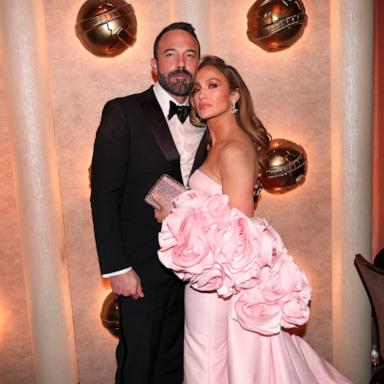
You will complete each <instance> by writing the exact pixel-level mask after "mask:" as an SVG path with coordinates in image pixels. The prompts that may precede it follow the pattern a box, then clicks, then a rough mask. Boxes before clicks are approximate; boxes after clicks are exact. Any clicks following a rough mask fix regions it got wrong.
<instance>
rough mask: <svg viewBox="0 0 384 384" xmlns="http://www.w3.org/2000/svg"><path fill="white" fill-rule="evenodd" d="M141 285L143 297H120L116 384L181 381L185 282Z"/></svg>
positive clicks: (173, 383)
mask: <svg viewBox="0 0 384 384" xmlns="http://www.w3.org/2000/svg"><path fill="white" fill-rule="evenodd" d="M142 284H143V290H144V298H142V299H138V300H133V299H131V298H130V297H123V296H120V316H121V318H120V339H119V344H118V346H117V350H116V358H117V370H116V384H181V383H182V381H183V340H184V284H183V283H182V282H181V281H180V280H178V279H177V278H176V277H173V276H172V277H171V278H170V279H169V280H167V281H165V282H161V283H151V284H144V283H142Z"/></svg>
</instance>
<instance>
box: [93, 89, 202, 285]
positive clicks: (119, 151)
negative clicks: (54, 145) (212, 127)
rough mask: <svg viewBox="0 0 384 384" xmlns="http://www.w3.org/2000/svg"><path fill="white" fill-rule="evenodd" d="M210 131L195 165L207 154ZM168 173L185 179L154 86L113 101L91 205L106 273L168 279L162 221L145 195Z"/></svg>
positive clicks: (97, 156)
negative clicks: (161, 246)
mask: <svg viewBox="0 0 384 384" xmlns="http://www.w3.org/2000/svg"><path fill="white" fill-rule="evenodd" d="M205 136H206V135H204V136H203V139H202V141H201V143H200V146H199V148H198V150H197V153H196V157H195V164H194V167H193V169H196V168H197V167H198V166H200V164H201V163H202V161H203V160H204V158H205V156H206V137H205ZM163 173H167V174H169V175H171V176H172V177H174V178H175V179H177V180H179V181H180V182H181V181H182V178H181V172H180V157H179V154H178V152H177V149H176V146H175V144H174V142H173V139H172V136H171V133H170V131H169V128H168V124H167V122H166V120H165V118H164V115H163V112H162V110H161V108H160V105H159V104H158V102H157V100H156V98H155V95H154V93H153V90H152V87H151V88H150V89H149V90H147V91H145V92H143V93H140V94H136V95H131V96H127V97H122V98H117V99H114V100H111V101H109V102H108V103H107V104H106V105H105V107H104V110H103V114H102V118H101V122H100V126H99V128H98V130H97V133H96V140H95V146H94V153H93V159H92V171H91V187H92V192H91V205H92V215H93V223H94V230H95V238H96V245H97V250H98V255H99V261H100V268H101V273H102V274H106V273H110V272H114V271H118V270H121V269H124V268H127V267H128V266H132V267H133V268H134V270H135V271H136V272H137V273H138V275H139V277H140V278H141V280H142V281H144V282H145V281H148V282H157V281H163V280H165V279H167V278H168V277H169V271H167V270H166V269H165V268H164V267H163V266H162V265H161V263H160V262H159V260H158V257H157V253H156V251H157V250H158V248H159V245H158V232H159V230H160V228H161V226H160V224H158V223H157V222H156V220H155V219H154V211H153V208H152V207H150V206H149V205H148V204H146V203H145V202H144V197H145V195H146V193H147V192H148V191H149V189H150V188H151V187H152V185H153V184H154V183H155V181H156V180H157V179H158V178H159V176H160V175H161V174H163Z"/></svg>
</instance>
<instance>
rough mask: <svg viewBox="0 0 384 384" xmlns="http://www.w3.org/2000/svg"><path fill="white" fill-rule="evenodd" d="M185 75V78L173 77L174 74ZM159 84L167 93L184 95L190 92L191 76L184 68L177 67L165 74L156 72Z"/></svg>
mask: <svg viewBox="0 0 384 384" xmlns="http://www.w3.org/2000/svg"><path fill="white" fill-rule="evenodd" d="M178 75H186V76H187V78H185V79H175V78H174V77H175V76H178ZM157 80H158V82H159V84H160V85H161V86H162V87H163V88H164V89H165V90H166V91H167V92H169V93H171V94H172V95H175V96H186V95H188V94H189V92H191V90H192V87H193V76H192V73H191V72H188V71H187V70H186V69H177V70H176V71H172V72H169V73H168V74H167V75H164V74H163V73H161V72H159V73H158V79H157Z"/></svg>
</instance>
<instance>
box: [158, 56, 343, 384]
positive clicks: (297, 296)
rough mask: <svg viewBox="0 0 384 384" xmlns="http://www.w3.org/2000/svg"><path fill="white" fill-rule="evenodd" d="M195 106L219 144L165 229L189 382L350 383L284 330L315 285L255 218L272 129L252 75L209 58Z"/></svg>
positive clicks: (165, 256)
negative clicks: (181, 301) (179, 297)
mask: <svg viewBox="0 0 384 384" xmlns="http://www.w3.org/2000/svg"><path fill="white" fill-rule="evenodd" d="M191 105H192V107H193V112H194V115H195V118H197V119H198V121H200V122H204V123H205V124H206V125H207V127H208V130H209V134H210V137H211V147H210V150H209V152H208V156H207V159H206V160H205V162H204V163H203V164H202V166H201V167H200V169H198V170H197V171H196V172H195V173H194V174H193V175H192V176H191V178H190V183H189V185H190V188H191V191H188V192H185V193H183V194H181V195H180V196H178V197H177V198H176V199H175V201H174V203H175V209H174V210H173V211H172V213H171V214H170V215H168V216H167V218H166V219H165V220H164V222H163V226H162V231H161V233H160V235H159V241H160V245H161V247H162V248H161V249H160V250H159V257H160V260H161V261H162V262H163V264H164V265H165V266H167V267H168V268H171V269H173V270H174V272H175V273H176V274H177V275H178V276H179V277H180V278H182V279H184V280H187V281H189V285H188V286H187V287H186V292H185V313H186V319H185V342H184V370H185V380H184V383H185V384H197V383H203V384H225V383H230V384H257V383H260V384H268V383H270V384H300V383H302V384H308V383H311V384H313V383H350V381H349V380H347V379H346V378H344V377H343V376H342V375H341V374H339V373H338V372H337V371H336V370H335V369H334V368H333V367H331V366H330V365H329V364H328V363H327V362H326V361H324V360H323V359H321V357H319V356H318V355H317V354H316V352H314V351H313V350H312V349H311V348H310V347H309V346H308V345H307V344H306V343H305V342H304V341H303V340H302V339H301V338H300V337H297V336H293V335H290V334H289V333H287V332H286V331H283V330H282V328H293V327H295V326H298V325H302V324H304V323H305V322H306V321H307V319H308V314H309V309H308V302H309V299H310V290H311V289H310V286H309V283H308V281H307V279H306V277H305V274H304V273H303V272H302V271H301V270H300V269H299V268H298V267H297V265H296V264H295V263H294V262H293V260H292V258H291V257H290V256H289V255H288V254H287V251H286V249H285V247H284V245H283V244H282V241H281V239H280V237H279V235H278V234H277V233H276V232H275V231H274V230H273V228H271V227H270V226H269V225H268V224H267V223H266V222H265V221H264V220H262V219H258V218H253V213H254V203H253V189H254V185H255V183H256V182H257V178H258V173H259V172H260V169H261V168H262V167H263V158H264V154H265V151H266V149H267V147H268V143H269V136H268V134H267V132H266V130H265V129H264V127H263V126H262V124H261V123H260V122H259V120H258V119H257V117H256V116H255V113H254V111H253V106H252V99H251V95H250V93H249V91H248V89H247V87H246V85H245V83H244V81H243V80H242V78H241V77H240V75H239V73H238V72H237V71H236V70H235V69H234V68H233V67H231V66H229V65H226V64H225V62H224V61H223V60H221V59H219V58H217V57H212V56H208V57H205V58H203V59H202V61H201V63H200V65H199V67H198V72H197V75H196V78H195V84H194V89H193V92H192V96H191ZM195 120H196V119H195ZM157 218H158V219H162V217H161V214H160V212H159V211H158V212H157Z"/></svg>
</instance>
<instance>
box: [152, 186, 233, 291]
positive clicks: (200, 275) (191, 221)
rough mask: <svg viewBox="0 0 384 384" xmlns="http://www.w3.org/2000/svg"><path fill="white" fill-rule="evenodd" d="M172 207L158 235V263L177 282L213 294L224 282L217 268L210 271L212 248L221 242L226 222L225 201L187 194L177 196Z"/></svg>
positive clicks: (199, 194) (201, 194) (227, 215)
mask: <svg viewBox="0 0 384 384" xmlns="http://www.w3.org/2000/svg"><path fill="white" fill-rule="evenodd" d="M174 204H175V208H174V209H173V211H172V213H171V214H170V215H169V216H168V217H167V218H166V219H165V220H164V221H163V225H162V230H161V232H160V233H159V244H160V246H161V248H160V250H159V251H158V255H159V258H160V261H161V262H162V263H163V264H164V265H165V266H166V267H167V268H170V269H172V270H173V271H174V272H175V274H176V275H177V276H178V277H179V278H181V279H183V280H188V279H191V281H192V282H193V286H194V287H196V288H197V289H200V290H209V288H208V287H213V288H212V290H215V289H217V288H218V287H219V285H220V284H219V282H220V281H223V280H224V277H223V278H220V276H221V275H222V272H221V268H220V269H218V268H217V267H215V268H213V267H214V265H215V259H216V254H217V252H219V250H218V249H217V247H216V246H215V244H220V243H221V242H222V241H221V239H220V237H221V236H222V235H223V234H224V233H225V229H226V226H227V225H228V223H229V220H230V209H229V206H228V197H226V196H224V195H213V196H209V195H208V194H207V193H205V192H203V191H198V190H196V191H195V190H190V191H187V192H184V193H182V194H180V195H179V196H178V197H177V198H176V199H175V200H174ZM199 279H202V281H201V283H199ZM213 281H214V282H213Z"/></svg>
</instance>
